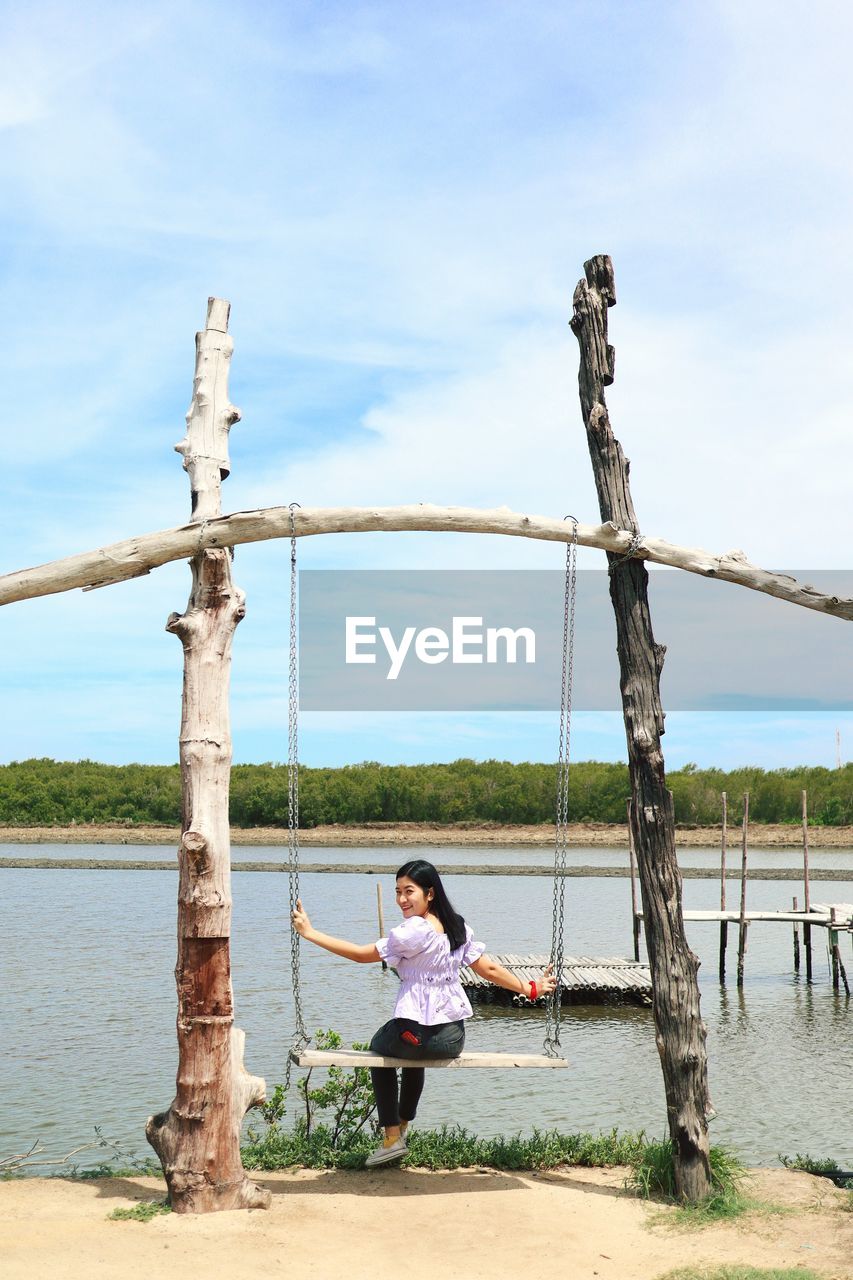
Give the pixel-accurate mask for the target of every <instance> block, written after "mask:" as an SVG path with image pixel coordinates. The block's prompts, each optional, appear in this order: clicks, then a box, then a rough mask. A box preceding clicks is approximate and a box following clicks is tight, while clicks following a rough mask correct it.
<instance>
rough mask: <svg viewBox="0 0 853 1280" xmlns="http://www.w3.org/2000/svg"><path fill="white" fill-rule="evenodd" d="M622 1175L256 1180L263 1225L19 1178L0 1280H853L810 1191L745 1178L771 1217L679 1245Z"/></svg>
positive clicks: (807, 1179)
mask: <svg viewBox="0 0 853 1280" xmlns="http://www.w3.org/2000/svg"><path fill="white" fill-rule="evenodd" d="M623 1174H624V1171H620V1170H597V1169H592V1170H591V1169H575V1170H571V1171H567V1172H554V1173H547V1174H542V1175H539V1176H536V1175H532V1174H511V1173H495V1172H484V1171H479V1170H461V1171H459V1172H456V1173H427V1172H424V1171H420V1170H406V1171H402V1170H396V1169H395V1170H390V1169H389V1170H383V1171H378V1172H376V1173H312V1172H307V1171H300V1172H294V1173H279V1174H268V1175H266V1176H265V1177H263V1178H262V1179H261V1180H262V1181H263V1182H264V1184H265V1185H266V1186H269V1187H270V1189H271V1190H272V1192H273V1203H272V1208H271V1209H270V1210H269V1211H266V1212H263V1211H257V1212H254V1213H236V1212H235V1213H221V1214H212V1215H210V1216H207V1217H203V1218H195V1217H187V1216H181V1217H179V1216H177V1215H173V1214H167V1215H164V1216H162V1217H157V1218H154V1219H153V1220H152V1221H150V1222H147V1223H141V1222H134V1221H126V1222H118V1221H111V1220H109V1218H108V1214H109V1213H110V1212H111V1211H112V1210H113V1209H114V1208H116V1207H118V1206H128V1207H129V1206H131V1205H133V1204H134V1203H135V1202H137V1201H138V1200H147V1199H153V1198H161V1199H162V1197H163V1184H162V1183H161V1182H157V1181H155V1180H153V1179H149V1178H140V1179H132V1180H131V1179H114V1180H108V1179H104V1180H101V1181H96V1182H70V1181H59V1180H55V1179H49V1180H48V1179H40V1178H38V1179H36V1178H28V1179H23V1180H20V1181H13V1182H7V1183H3V1184H0V1257H2V1259H3V1264H2V1270H3V1276H4V1280H33V1277H38V1280H59V1278H60V1277H62V1280H118V1278H119V1277H121V1280H151V1277H156V1278H157V1280H178V1277H180V1280H186V1277H188V1276H206V1277H209V1278H210V1280H216V1278H217V1277H219V1276H223V1277H228V1280H243V1278H245V1280H253V1278H254V1277H259V1278H260V1277H263V1278H264V1280H268V1278H269V1277H270V1276H281V1277H294V1278H296V1277H310V1278H315V1280H386V1277H387V1278H388V1280H392V1278H395V1277H402V1276H405V1277H406V1280H435V1277H436V1276H444V1277H459V1278H460V1280H518V1278H519V1277H523V1278H524V1280H554V1277H555V1276H566V1277H571V1280H592V1278H593V1277H602V1278H607V1277H612V1280H653V1278H654V1277H657V1276H660V1275H661V1274H663V1273H665V1272H667V1271H668V1270H670V1269H671V1268H673V1267H676V1266H683V1265H686V1264H688V1263H695V1264H697V1265H706V1266H707V1265H710V1264H714V1263H717V1264H721V1263H731V1264H752V1265H754V1266H762V1267H773V1266H775V1267H795V1266H797V1265H798V1264H799V1265H800V1266H808V1267H811V1268H813V1269H814V1270H815V1271H816V1272H818V1274H820V1275H822V1276H826V1277H828V1278H832V1280H851V1277H853V1270H851V1268H853V1213H850V1212H848V1211H846V1210H845V1206H846V1204H847V1201H848V1194H847V1193H845V1192H840V1191H836V1190H835V1189H834V1188H833V1187H832V1186H831V1184H830V1183H828V1182H827V1181H825V1180H824V1179H820V1178H813V1177H811V1176H810V1175H808V1174H795V1173H789V1172H787V1171H784V1170H764V1171H759V1172H757V1173H756V1174H754V1175H753V1177H752V1179H751V1191H752V1192H753V1193H754V1194H755V1195H756V1196H757V1197H758V1198H760V1199H761V1200H763V1201H770V1202H773V1203H774V1204H775V1205H777V1206H781V1208H782V1211H777V1212H775V1213H767V1212H761V1213H754V1214H750V1215H749V1216H748V1217H747V1218H745V1219H741V1220H739V1221H738V1222H736V1223H729V1224H727V1225H725V1226H714V1227H710V1228H707V1227H706V1228H704V1229H702V1230H698V1231H697V1230H691V1231H684V1230H674V1229H673V1228H672V1227H671V1226H666V1225H662V1224H661V1223H662V1222H663V1223H664V1224H665V1223H666V1220H667V1219H668V1218H671V1216H672V1211H671V1210H667V1209H661V1208H660V1207H657V1206H653V1207H651V1208H650V1207H649V1206H647V1205H645V1204H643V1203H642V1202H640V1201H638V1200H636V1199H634V1198H633V1197H631V1196H629V1195H628V1194H627V1193H625V1192H624V1191H623V1189H622V1182H623Z"/></svg>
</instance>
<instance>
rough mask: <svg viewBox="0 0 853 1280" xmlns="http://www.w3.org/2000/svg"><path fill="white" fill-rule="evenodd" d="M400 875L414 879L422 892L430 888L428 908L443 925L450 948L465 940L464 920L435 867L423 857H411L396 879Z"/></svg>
mask: <svg viewBox="0 0 853 1280" xmlns="http://www.w3.org/2000/svg"><path fill="white" fill-rule="evenodd" d="M401 876H408V878H409V879H410V880H414V882H415V884H416V885H417V886H418V887H419V888H420V889H423V891H424V893H426V891H427V890H428V889H432V893H433V898H432V902H431V903H430V910H431V911H432V912H433V914H434V915H436V916H438V918H439V920H440V921H441V923H442V924H443V925H444V932H445V933H446V934H447V940H448V942H449V943H450V950H451V951H456V949H457V948H458V947H461V946H462V943H463V942H464V941H465V921H464V919H463V918H462V916H460V914H459V912H458V911H455V910H454V908H453V905H452V903H451V901H450V899H449V898H448V896H447V893H446V892H445V888H444V885H443V884H442V883H441V876H440V875H439V874H438V872H437V871H436V869H435V867H434V866H433V865H432V863H431V862H427V861H426V860H425V859H424V858H413V859H412V861H411V862H405V863H404V864H403V866H402V867H401V868H400V870H399V871H398V872H397V879H398V880H399V879H400V877H401Z"/></svg>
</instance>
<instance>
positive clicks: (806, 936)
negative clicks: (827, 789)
mask: <svg viewBox="0 0 853 1280" xmlns="http://www.w3.org/2000/svg"><path fill="white" fill-rule="evenodd" d="M803 895H804V897H803V911H805V912H809V911H811V903H810V902H809V797H808V792H807V791H804V792H803ZM803 946H804V947H805V950H806V982H811V980H812V927H811V925H810V924H804V925H803Z"/></svg>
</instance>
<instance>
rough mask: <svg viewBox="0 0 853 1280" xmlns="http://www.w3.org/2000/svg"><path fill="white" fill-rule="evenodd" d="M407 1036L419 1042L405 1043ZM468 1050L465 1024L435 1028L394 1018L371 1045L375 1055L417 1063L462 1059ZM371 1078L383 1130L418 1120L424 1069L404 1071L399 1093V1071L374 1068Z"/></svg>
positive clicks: (389, 1068)
mask: <svg viewBox="0 0 853 1280" xmlns="http://www.w3.org/2000/svg"><path fill="white" fill-rule="evenodd" d="M404 1033H407V1034H408V1035H409V1036H410V1037H414V1039H415V1040H417V1041H418V1043H417V1044H413V1043H412V1042H411V1040H404V1039H403V1038H402V1037H403V1034H404ZM464 1046H465V1023H464V1022H441V1023H439V1024H438V1025H437V1026H434V1027H424V1026H421V1024H420V1023H419V1022H412V1021H411V1020H410V1019H409V1018H392V1019H391V1021H390V1022H386V1023H385V1025H384V1026H383V1027H380V1028H379V1030H378V1031H377V1032H376V1035H375V1036H374V1037H373V1039H372V1040H371V1042H370V1051H371V1053H381V1054H382V1056H383V1057H385V1058H406V1059H411V1060H412V1062H417V1061H418V1060H419V1059H421V1060H422V1059H424V1058H458V1057H459V1055H460V1053H461V1052H462V1050H463V1048H464ZM370 1078H371V1080H372V1082H373V1092H374V1094H375V1095H376V1111H377V1115H378V1117H379V1123H380V1124H381V1125H382V1127H383V1129H385V1128H387V1127H388V1126H389V1125H398V1124H399V1123H400V1121H401V1120H414V1118H415V1115H416V1114H417V1110H418V1102H419V1101H420V1096H421V1094H422V1093H423V1088H424V1080H425V1079H426V1076H425V1074H424V1069H423V1067H414V1066H413V1067H403V1068H402V1070H401V1072H400V1086H399V1093H398V1089H397V1069H396V1067H371V1068H370Z"/></svg>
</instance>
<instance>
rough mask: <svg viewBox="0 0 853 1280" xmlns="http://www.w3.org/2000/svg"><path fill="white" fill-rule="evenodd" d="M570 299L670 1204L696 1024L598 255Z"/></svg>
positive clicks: (698, 1086) (703, 1126)
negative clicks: (605, 534) (607, 539)
mask: <svg viewBox="0 0 853 1280" xmlns="http://www.w3.org/2000/svg"><path fill="white" fill-rule="evenodd" d="M584 273H585V279H583V280H581V281H580V282H579V283H578V286H577V288H576V289H575V292H574V298H573V303H574V308H573V317H572V322H571V323H572V330H573V332H574V334H575V336H576V338H577V340H578V343H579V345H580V372H579V378H578V382H579V389H580V400H581V411H582V414H583V421H584V426H585V428H586V432H587V442H588V444H589V451H590V457H591V460H592V469H593V473H594V476H595V484H596V488H597V491H598V503H599V508H600V511H601V518H602V520H603V521H612V522H613V524H614V525H615V526H616V527H617V528H618V529H624V530H628V531H631V532H632V533H633V535H634V536H633V538H632V544H631V547H630V549H629V551H628V554H627V555H615V554H613V553H610V552H609V553H608V557H607V558H608V562H609V569H610V598H611V601H612V604H613V611H614V614H615V617H616V648H617V652H618V655H619V668H620V687H621V693H622V710H623V715H624V719H625V730H626V736H627V741H628V768H629V772H630V777H631V796H632V801H633V803H632V805H631V829H632V835H633V841H634V849H635V851H636V856H637V866H638V871H639V877H640V890H641V894H642V902H643V915H644V922H645V934H646V949H647V951H648V955H649V966H650V969H651V976H652V1005H653V1010H654V1017H655V1027H656V1033H657V1034H656V1039H657V1046H658V1052H659V1054H660V1058H661V1066H662V1069H663V1078H664V1089H665V1093H666V1104H667V1118H668V1122H669V1132H670V1136H671V1137H672V1140H673V1146H674V1151H675V1156H674V1174H675V1189H676V1193H677V1195H678V1197H679V1198H680V1199H682V1200H685V1201H689V1202H691V1203H697V1202H699V1201H701V1200H703V1199H704V1198H705V1197H707V1195H708V1194H709V1192H710V1187H711V1182H710V1165H709V1160H708V1145H709V1144H708V1119H707V1118H708V1116H709V1115H710V1114H711V1113H712V1107H711V1101H710V1097H709V1093H708V1063H707V1055H706V1051H705V1037H706V1029H705V1025H704V1023H703V1022H702V1019H701V1016H700V1012H699V984H698V982H697V977H696V974H697V970H698V967H699V961H698V959H697V958H696V956H695V955H694V954H693V952H692V951H691V950H690V948H689V947H688V945H687V939H686V936H685V932H684V917H683V914H682V902H681V873H680V872H679V869H678V861H677V859H676V853H675V811H674V807H673V801H672V793H671V792H670V791H669V790H668V789H667V786H666V773H665V769H664V759H663V752H662V750H661V734H662V733H663V727H664V724H663V720H664V717H663V708H662V706H661V701H660V673H661V670H662V668H663V659H664V649H663V647H662V646H661V645H658V644H656V643H655V639H654V635H653V634H652V623H651V616H650V613H649V601H648V574H647V572H646V568H645V565H644V564H643V562H642V560H641V559H638V558H636V555H637V553H640V547H641V539H640V537H639V533H638V524H637V518H636V515H635V512H634V506H633V502H632V500H631V492H630V488H629V484H628V462H627V460H626V458H625V456H624V454H623V452H622V449H621V446H620V445H619V442H618V441H617V440H616V439H615V438H614V435H613V431H612V429H611V426H610V419H609V416H608V412H607V406H606V403H605V399H604V388H605V386H609V385H610V384H611V383H612V381H613V369H614V352H613V348H612V347H611V346H610V345H609V343H608V341H607V309H608V307H612V306H613V305H614V303H615V302H616V289H615V284H614V279H613V266H612V263H611V261H610V259H609V258H608V257H606V256H605V255H600V256H598V257H595V258H591V259H590V261H589V262H586V263H585V264H584Z"/></svg>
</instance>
